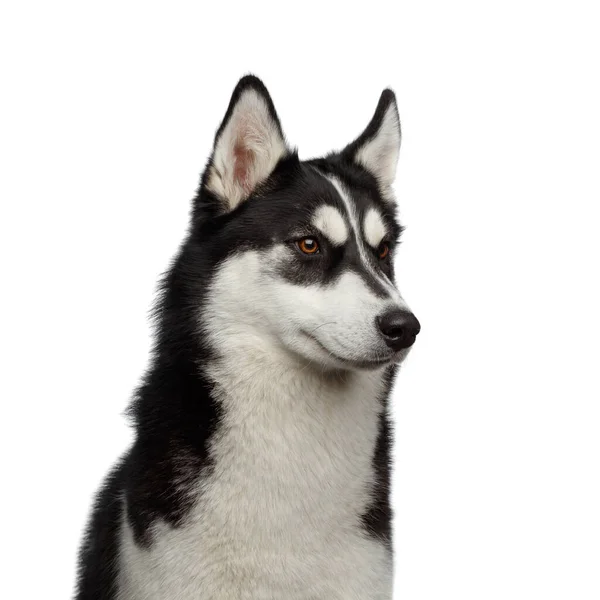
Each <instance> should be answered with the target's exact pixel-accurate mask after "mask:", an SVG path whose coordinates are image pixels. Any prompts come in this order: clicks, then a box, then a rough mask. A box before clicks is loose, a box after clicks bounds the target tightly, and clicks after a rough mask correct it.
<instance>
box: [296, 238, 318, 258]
mask: <svg viewBox="0 0 600 600" xmlns="http://www.w3.org/2000/svg"><path fill="white" fill-rule="evenodd" d="M296 245H297V246H298V248H300V250H301V251H302V252H304V254H317V252H319V242H317V240H315V238H311V237H305V238H302V239H301V240H298V241H297V242H296Z"/></svg>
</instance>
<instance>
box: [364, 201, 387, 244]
mask: <svg viewBox="0 0 600 600" xmlns="http://www.w3.org/2000/svg"><path fill="white" fill-rule="evenodd" d="M363 230H364V233H365V239H366V240H367V242H368V243H369V245H370V246H372V247H373V248H377V246H379V244H380V243H381V240H383V238H384V237H385V236H386V234H387V229H386V226H385V223H384V222H383V219H382V218H381V214H380V213H379V212H378V211H377V210H375V209H374V208H370V209H369V210H368V211H367V214H366V215H365V218H364V221H363Z"/></svg>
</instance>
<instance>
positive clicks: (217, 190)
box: [202, 75, 290, 214]
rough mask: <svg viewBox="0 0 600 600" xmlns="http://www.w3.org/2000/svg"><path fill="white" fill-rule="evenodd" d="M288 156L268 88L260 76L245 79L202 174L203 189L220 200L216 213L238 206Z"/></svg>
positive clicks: (235, 96)
mask: <svg viewBox="0 0 600 600" xmlns="http://www.w3.org/2000/svg"><path fill="white" fill-rule="evenodd" d="M289 154H290V150H289V148H288V146H287V144H286V141H285V136H284V135H283V131H282V129H281V124H280V123H279V118H278V116H277V113H276V112H275V107H274V106H273V101H272V100H271V96H269V92H268V91H267V88H266V87H265V86H264V84H263V82H262V81H261V80H260V79H258V77H255V76H253V75H247V76H245V77H243V78H242V79H240V81H239V82H238V84H237V86H236V87H235V90H234V91H233V94H232V96H231V101H230V103H229V108H228V109H227V112H226V113H225V118H224V119H223V122H222V123H221V126H220V127H219V129H218V130H217V134H216V136H215V144H214V149H213V153H212V156H211V158H210V160H209V163H208V165H207V168H206V171H205V173H204V176H203V178H202V187H203V188H205V190H206V191H208V192H209V193H210V194H211V195H212V196H214V197H215V199H216V201H217V203H218V207H217V211H216V212H217V213H220V214H223V213H227V212H230V211H232V210H234V209H235V208H236V207H237V206H239V205H240V203H242V202H243V201H244V200H246V199H247V198H248V197H249V196H250V194H252V192H253V191H254V189H255V188H256V187H257V186H258V185H259V184H260V183H261V182H263V181H264V180H265V179H267V177H268V176H269V175H270V174H271V173H272V172H273V170H274V169H275V167H276V166H277V163H278V162H279V161H280V160H281V159H282V158H284V157H285V156H287V155H289Z"/></svg>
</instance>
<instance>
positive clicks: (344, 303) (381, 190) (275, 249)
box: [194, 77, 419, 369]
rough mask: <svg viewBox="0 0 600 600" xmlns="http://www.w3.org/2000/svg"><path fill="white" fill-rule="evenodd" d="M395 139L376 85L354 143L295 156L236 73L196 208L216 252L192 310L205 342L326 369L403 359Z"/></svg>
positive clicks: (408, 339)
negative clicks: (376, 98) (267, 351)
mask: <svg viewBox="0 0 600 600" xmlns="http://www.w3.org/2000/svg"><path fill="white" fill-rule="evenodd" d="M399 146H400V125H399V121H398V114H397V109H396V104H395V98H394V95H393V93H392V92H390V91H389V90H386V91H385V92H384V93H383V94H382V97H381V100H380V102H379V105H378V107H377V111H376V113H375V116H374V117H373V119H372V121H371V123H370V124H369V126H368V127H367V129H366V130H365V132H364V133H363V134H362V135H361V136H360V137H359V138H358V139H357V140H356V141H355V142H353V143H352V144H350V145H349V146H348V147H347V148H346V149H345V150H343V151H342V152H340V153H336V154H331V155H329V156H327V157H325V158H323V159H316V160H311V161H306V162H302V161H300V160H299V159H298V157H297V155H296V154H295V152H292V151H291V150H289V149H288V146H287V144H286V141H285V138H284V136H283V133H282V130H281V126H280V123H279V120H278V118H277V115H276V113H275V109H274V107H273V104H272V101H271V99H270V97H269V95H268V92H267V91H266V89H265V88H264V86H263V85H262V83H261V82H260V81H259V80H257V79H256V78H254V77H246V78H244V79H242V80H241V81H240V83H239V84H238V86H237V88H236V90H235V91H234V94H233V97H232V100H231V103H230V106H229V109H228V111H227V114H226V116H225V119H224V121H223V124H222V125H221V127H220V128H219V130H218V132H217V136H216V140H215V148H214V152H213V156H212V158H211V160H210V161H209V164H208V167H207V169H206V172H205V174H204V177H203V180H202V186H201V189H200V193H199V197H198V200H197V205H196V214H195V222H196V224H197V227H196V230H195V233H194V235H195V236H196V237H197V239H198V243H200V244H208V245H209V246H210V247H211V248H213V249H214V250H213V252H212V256H213V257H214V262H215V265H214V270H213V275H212V278H211V281H210V284H209V293H208V297H207V299H206V302H205V306H204V309H203V314H202V321H203V326H204V328H205V332H206V333H208V334H209V335H210V336H211V338H212V340H213V342H214V343H216V344H217V345H218V344H219V343H221V344H224V345H228V346H230V345H232V344H234V345H235V344H237V345H242V346H244V347H246V348H248V349H250V348H252V347H256V348H257V349H258V348H264V347H265V345H266V346H270V347H271V348H272V349H273V350H276V351H279V350H280V349H282V348H283V349H285V350H286V351H288V353H289V354H290V355H291V356H296V357H300V358H301V359H302V360H306V361H309V362H311V363H315V364H317V365H319V366H320V367H326V368H331V369H368V368H378V367H381V366H383V365H386V364H390V363H393V362H400V360H402V359H403V358H404V356H405V355H406V353H407V352H408V349H409V348H410V346H411V345H412V344H413V342H414V340H415V337H416V335H417V333H418V332H419V323H418V321H417V320H416V318H415V317H414V315H413V314H412V313H411V312H410V310H409V309H408V307H407V306H406V304H405V303H404V301H403V299H402V297H401V296H400V294H399V292H398V290H397V288H396V286H395V279H394V267H393V261H394V255H395V251H396V248H397V243H398V237H399V235H400V232H401V228H400V226H399V224H398V223H397V221H396V218H395V209H396V206H395V200H394V198H393V195H392V192H391V184H392V182H393V179H394V176H395V169H396V162H397V159H398V152H399Z"/></svg>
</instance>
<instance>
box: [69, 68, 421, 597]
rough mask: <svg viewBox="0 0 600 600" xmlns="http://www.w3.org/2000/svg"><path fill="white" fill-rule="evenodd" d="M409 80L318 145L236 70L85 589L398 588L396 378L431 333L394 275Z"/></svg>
mask: <svg viewBox="0 0 600 600" xmlns="http://www.w3.org/2000/svg"><path fill="white" fill-rule="evenodd" d="M399 149H400V122H399V118H398V110H397V106H396V100H395V96H394V93H393V92H392V91H391V90H384V91H383V93H382V94H381V98H380V100H379V104H378V105H377V109H376V111H375V114H374V116H373V118H372V119H371V122H370V123H369V124H368V126H367V128H366V129H365V130H364V132H363V133H362V134H361V135H360V136H359V137H358V138H357V139H356V140H354V141H353V142H352V143H350V144H349V145H348V146H347V147H346V148H344V149H343V150H341V151H339V152H333V153H331V154H328V155H327V156H325V157H324V158H318V159H313V160H307V161H303V160H300V159H299V158H298V154H297V153H296V151H295V149H293V148H292V147H290V146H289V145H288V143H287V141H286V138H285V136H284V133H283V130H282V128H281V124H280V122H279V118H278V116H277V113H276V112H275V108H274V106H273V102H272V100H271V97H270V95H269V93H268V92H267V89H266V88H265V86H264V85H263V83H262V82H261V81H260V80H259V79H257V78H256V77H254V76H246V77H244V78H242V79H241V80H240V82H239V83H238V85H237V86H236V88H235V90H234V92H233V96H232V98H231V102H230V104H229V108H228V109H227V112H226V114H225V117H224V119H223V122H222V123H221V126H220V127H219V129H218V130H217V133H216V136H215V141H214V148H213V152H212V155H211V158H210V159H209V161H208V164H207V166H206V169H205V171H204V174H203V176H202V180H201V184H200V187H199V190H198V193H197V196H196V198H195V199H194V201H193V207H192V211H191V222H190V226H189V230H188V233H187V237H186V239H185V241H184V242H183V244H182V246H181V249H180V251H179V253H178V255H177V257H176V258H175V260H174V262H173V264H172V267H171V268H170V270H169V272H168V273H167V275H166V276H165V277H164V280H163V282H162V286H161V290H162V291H161V295H160V298H159V301H158V304H157V309H156V321H157V331H156V338H155V346H154V351H153V356H152V359H151V362H150V367H149V369H148V372H147V373H146V375H145V377H144V379H143V381H142V384H141V385H140V387H139V389H138V390H137V392H136V395H135V398H134V400H133V403H132V406H131V408H130V414H131V417H132V420H133V422H134V426H135V441H134V443H133V446H132V447H131V449H130V450H129V451H128V452H127V453H126V455H125V456H124V457H123V459H122V460H121V461H120V462H119V463H118V464H117V465H116V466H115V468H114V469H113V470H112V472H111V473H110V474H109V475H108V477H107V479H106V481H105V483H104V485H103V487H102V489H101V490H100V492H99V493H98V496H97V499H96V502H95V505H94V507H93V510H92V514H91V518H90V522H89V525H88V529H87V532H86V535H85V538H84V541H83V544H82V548H81V552H80V562H79V576H78V582H77V589H76V595H75V598H76V599H77V600H159V599H160V600H389V599H390V598H391V597H392V575H393V569H392V540H391V516H392V511H391V508H390V497H389V492H390V444H391V439H390V423H389V416H388V396H389V393H390V388H391V385H392V382H393V379H394V375H395V372H396V369H397V365H398V364H399V363H400V362H401V361H402V360H403V359H404V357H405V356H406V354H407V353H408V350H409V348H410V347H411V345H412V344H413V342H414V341H415V337H416V335H417V334H418V332H419V329H420V326H419V322H418V321H417V319H416V318H415V316H414V315H413V314H412V313H411V312H410V310H409V308H408V307H407V305H406V303H405V302H404V300H403V299H402V297H401V296H400V294H399V292H398V290H397V288H396V285H395V283H394V266H393V265H394V260H393V259H394V254H395V251H396V248H397V244H398V237H399V235H400V232H401V227H400V225H399V224H398V222H397V220H396V216H395V213H396V201H395V199H394V195H393V192H392V183H393V181H394V177H395V173H396V163H397V161H398V154H399Z"/></svg>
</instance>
